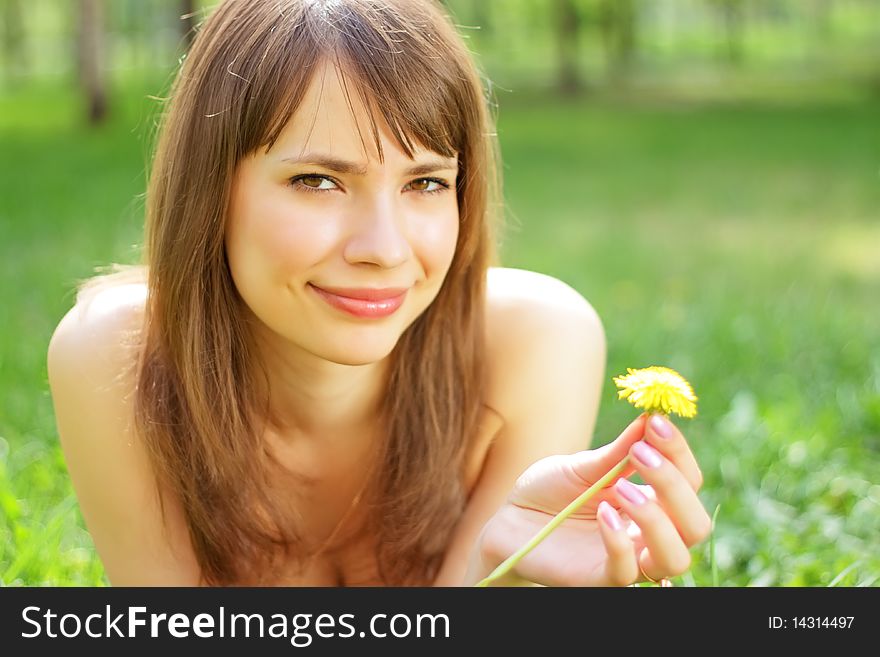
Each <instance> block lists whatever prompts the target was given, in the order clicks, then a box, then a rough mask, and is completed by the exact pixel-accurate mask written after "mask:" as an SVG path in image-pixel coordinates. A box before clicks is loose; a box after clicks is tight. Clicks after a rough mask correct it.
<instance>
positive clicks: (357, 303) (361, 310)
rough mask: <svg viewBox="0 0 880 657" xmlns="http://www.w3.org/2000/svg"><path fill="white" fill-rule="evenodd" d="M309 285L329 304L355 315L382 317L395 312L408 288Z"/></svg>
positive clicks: (401, 303)
mask: <svg viewBox="0 0 880 657" xmlns="http://www.w3.org/2000/svg"><path fill="white" fill-rule="evenodd" d="M309 286H310V287H311V288H312V289H313V290H314V291H315V292H317V293H318V295H319V296H320V297H321V298H322V299H324V301H326V302H327V303H328V304H330V305H331V306H333V307H334V308H337V309H339V310H342V311H344V312H346V313H348V314H350V315H354V316H355V317H364V318H381V317H388V316H389V315H391V314H393V313H394V312H395V311H396V310H397V309H398V308H400V306H401V305H403V300H404V299H405V298H406V293H407V291H408V288H405V287H384V288H363V287H362V288H353V287H323V288H322V287H318V286H317V285H314V284H311V283H310V284H309Z"/></svg>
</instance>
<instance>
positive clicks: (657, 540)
mask: <svg viewBox="0 0 880 657" xmlns="http://www.w3.org/2000/svg"><path fill="white" fill-rule="evenodd" d="M614 489H615V491H616V492H617V495H618V499H619V500H620V505H621V508H622V509H623V510H624V511H626V513H627V515H629V517H630V518H632V520H633V522H635V523H636V524H637V525H638V527H639V529H640V530H641V535H642V538H643V539H644V543H645V546H646V547H647V548H648V554H645V553H644V551H643V553H642V557H641V560H640V563H641V565H642V568H643V569H644V571H645V573H646V574H647V575H650V576H651V577H652V578H654V579H661V578H663V577H673V576H675V575H680V574H682V573H683V572H685V571H686V570H687V569H688V568H689V567H690V565H691V554H690V552H688V549H687V546H686V545H685V544H684V542H683V541H682V538H681V536H679V534H678V530H677V529H676V528H675V525H674V524H672V521H671V520H670V519H669V517H668V516H667V515H666V513H665V512H664V511H663V509H662V508H661V507H660V505H659V504H657V503H656V502H653V501H651V500H649V499H648V498H647V497H646V496H645V495H644V494H643V493H642V492H641V491H640V490H639V489H638V487H637V486H636V485H635V484H633V483H632V482H631V481H628V480H627V479H620V480H618V482H617V483H616V484H615V485H614Z"/></svg>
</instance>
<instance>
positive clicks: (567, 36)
mask: <svg viewBox="0 0 880 657" xmlns="http://www.w3.org/2000/svg"><path fill="white" fill-rule="evenodd" d="M578 28H579V17H578V13H577V9H576V8H575V5H574V1H573V0H556V36H557V43H558V44H559V79H558V82H557V85H558V88H559V91H560V92H561V93H562V94H563V95H565V96H573V95H575V94H577V93H578V92H580V91H581V90H582V88H583V83H582V82H581V78H580V75H579V74H578V66H577V51H578Z"/></svg>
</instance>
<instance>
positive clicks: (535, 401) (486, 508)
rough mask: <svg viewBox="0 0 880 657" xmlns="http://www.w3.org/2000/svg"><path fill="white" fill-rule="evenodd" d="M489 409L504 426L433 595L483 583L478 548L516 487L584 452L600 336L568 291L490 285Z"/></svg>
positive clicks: (557, 286)
mask: <svg viewBox="0 0 880 657" xmlns="http://www.w3.org/2000/svg"><path fill="white" fill-rule="evenodd" d="M488 296H489V299H488V309H487V334H488V338H489V345H488V346H489V351H490V370H491V392H490V399H489V402H490V405H491V406H492V408H493V409H494V410H495V411H496V412H498V413H499V414H500V415H501V416H502V417H503V419H504V425H503V426H502V428H501V429H500V431H499V433H498V434H497V435H496V437H495V439H494V441H493V443H492V446H491V447H490V449H489V452H488V455H487V456H486V461H485V463H484V465H483V470H482V473H481V475H480V478H479V480H478V482H477V484H476V486H475V489H474V492H473V494H472V496H471V498H470V501H469V503H468V506H467V508H466V509H465V512H464V514H463V516H462V518H461V520H460V522H459V524H458V526H457V528H456V531H455V534H454V535H453V538H452V541H451V543H450V547H449V549H448V550H447V553H446V557H445V560H444V563H443V566H442V568H441V570H440V572H439V574H438V577H437V578H436V580H435V586H468V585H471V584H474V583H476V582H477V581H479V580H480V579H482V578H483V577H484V576H485V575H487V574H488V572H483V570H484V568H485V567H484V565H483V564H482V563H481V560H480V557H479V554H478V553H477V552H476V551H475V547H476V545H477V543H478V542H479V537H480V533H481V531H482V529H483V527H484V525H485V524H486V523H487V522H488V520H489V519H490V518H491V517H492V516H493V514H495V512H496V511H498V509H499V508H500V507H501V506H502V505H503V504H504V502H505V500H506V499H507V497H508V495H509V494H510V492H511V491H512V490H513V488H514V484H515V483H516V480H517V478H518V477H519V476H520V475H521V474H522V473H523V472H524V471H525V470H526V469H527V468H528V467H529V466H530V465H531V464H533V463H535V462H536V461H538V460H540V459H542V458H544V457H546V456H549V455H552V454H570V453H573V452H576V451H579V450H584V449H587V448H588V447H589V445H590V441H591V438H592V433H593V429H594V427H595V422H596V414H597V412H598V408H599V399H600V397H599V396H600V393H601V389H602V381H603V379H604V375H605V334H604V331H603V328H602V323H601V321H600V320H599V317H598V315H597V314H596V312H595V311H594V310H593V308H592V307H591V306H590V304H589V303H588V302H587V301H586V300H585V299H584V298H583V297H582V296H581V295H580V294H579V293H577V292H576V291H575V290H573V289H572V288H571V287H569V286H568V285H566V284H564V283H562V282H560V281H558V280H556V279H553V278H551V277H549V276H544V275H541V274H535V273H532V272H526V271H520V270H512V269H496V270H492V271H491V273H490V278H489V295H488Z"/></svg>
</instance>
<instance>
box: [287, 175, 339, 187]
mask: <svg viewBox="0 0 880 657" xmlns="http://www.w3.org/2000/svg"><path fill="white" fill-rule="evenodd" d="M290 185H291V186H292V187H298V188H299V189H302V190H303V191H306V192H329V191H331V190H333V189H336V187H337V185H336V182H335V181H334V180H333V179H332V178H330V177H328V176H322V175H320V174H317V173H305V174H302V175H299V176H294V177H293V178H291V179H290Z"/></svg>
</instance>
